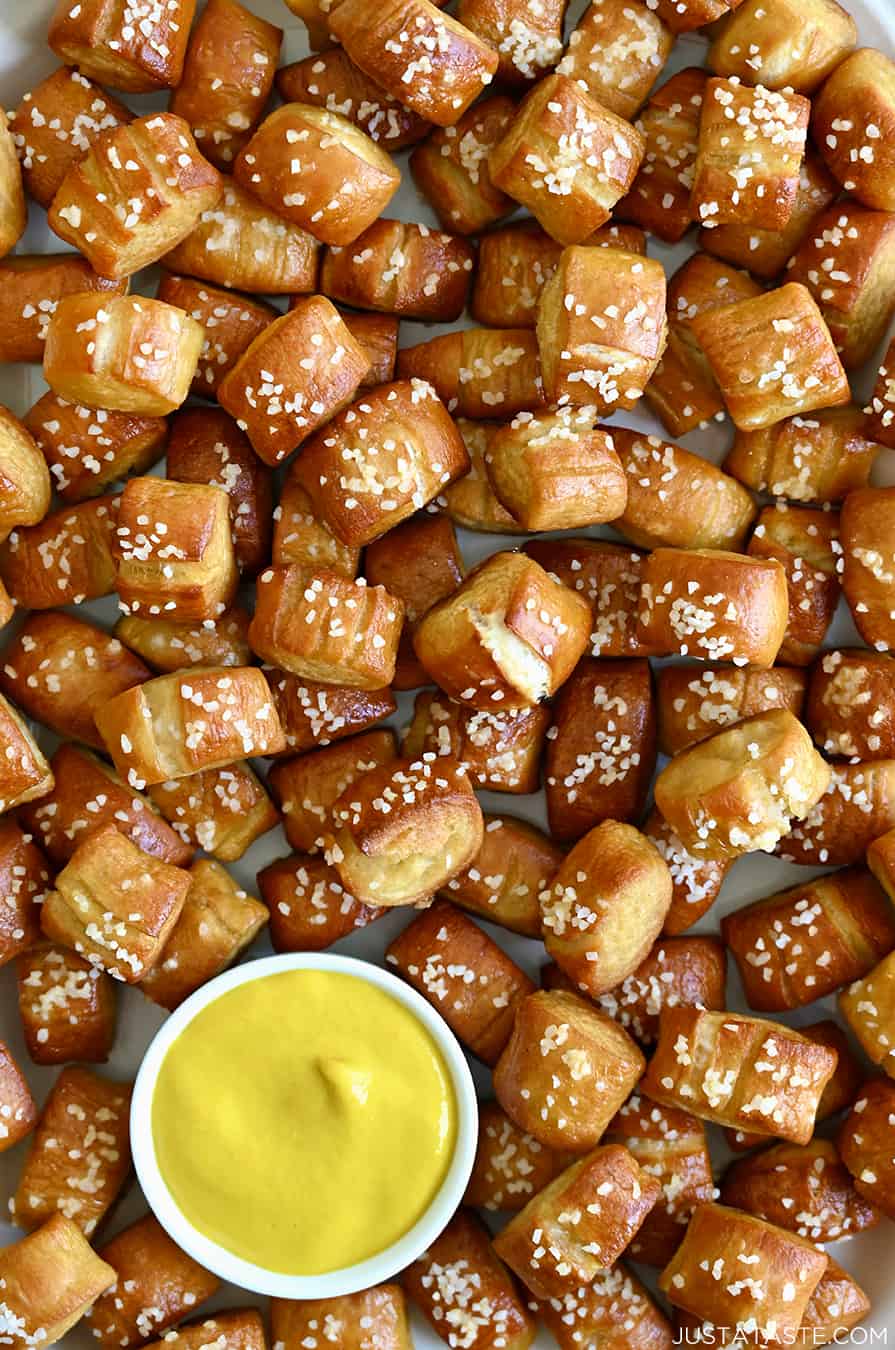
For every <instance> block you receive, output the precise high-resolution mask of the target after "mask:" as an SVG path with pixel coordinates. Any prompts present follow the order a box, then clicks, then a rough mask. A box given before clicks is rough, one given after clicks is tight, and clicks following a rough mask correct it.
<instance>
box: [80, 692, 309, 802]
mask: <svg viewBox="0 0 895 1350" xmlns="http://www.w3.org/2000/svg"><path fill="white" fill-rule="evenodd" d="M96 723H97V726H98V727H99V731H100V735H101V736H102V738H103V740H104V741H105V743H106V749H107V751H108V753H109V755H110V756H111V758H112V761H113V763H114V764H115V767H116V769H117V770H118V772H119V773H120V774H121V776H122V778H123V779H124V780H125V781H126V782H127V784H128V785H129V786H130V787H133V788H137V789H138V790H142V789H143V788H145V787H146V786H147V785H148V784H155V783H165V782H167V780H168V779H169V778H184V777H186V776H187V775H188V774H192V773H198V772H199V770H200V769H219V768H221V767H223V766H224V765H225V764H232V763H233V762H234V760H240V759H248V758H251V757H252V756H253V755H275V754H277V753H278V752H279V751H280V750H283V749H285V738H284V736H283V732H282V729H281V727H280V722H279V718H278V717H277V713H276V709H275V707H274V706H273V702H272V699H271V696H270V690H269V689H268V686H267V681H266V680H265V678H264V676H263V675H262V673H261V671H260V670H257V669H256V668H254V667H252V666H239V667H235V668H234V667H226V666H218V667H214V666H203V667H201V668H197V669H195V670H190V671H187V672H186V673H185V674H179V673H178V674H176V675H159V676H158V677H157V678H156V679H154V680H147V682H146V683H145V684H142V685H139V686H138V687H137V688H135V689H128V690H126V691H125V693H123V694H119V695H118V696H117V697H116V698H113V699H111V700H110V701H109V702H108V703H107V704H106V706H105V707H104V708H102V709H101V710H100V712H99V713H98V714H97V718H96Z"/></svg>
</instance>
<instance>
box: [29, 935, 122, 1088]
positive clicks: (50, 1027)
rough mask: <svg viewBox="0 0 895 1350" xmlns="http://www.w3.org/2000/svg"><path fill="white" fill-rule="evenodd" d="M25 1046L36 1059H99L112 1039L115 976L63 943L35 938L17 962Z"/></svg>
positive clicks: (98, 1061)
mask: <svg viewBox="0 0 895 1350" xmlns="http://www.w3.org/2000/svg"><path fill="white" fill-rule="evenodd" d="M16 973H17V980H18V1003H19V1015H20V1017H21V1019H22V1035H23V1038H24V1041H25V1048H26V1050H27V1051H28V1054H29V1056H30V1057H31V1059H32V1060H33V1061H34V1063H35V1064H46V1065H50V1064H65V1063H69V1062H71V1061H72V1060H80V1061H81V1062H82V1063H90V1064H102V1063H104V1062H105V1060H107V1059H108V1058H109V1054H110V1052H111V1049H112V1045H113V1042H114V1040H115V1027H116V1020H117V1019H116V994H115V984H114V981H113V980H112V979H111V978H110V977H109V976H108V975H106V974H105V972H104V971H102V970H100V969H99V968H98V967H97V966H92V965H90V964H89V962H87V961H85V960H83V959H82V957H80V956H76V955H75V953H74V952H73V951H69V949H68V948H67V947H57V946H53V945H52V944H51V943H48V942H39V943H36V944H35V945H34V946H32V947H31V949H30V950H29V951H27V952H23V953H22V954H21V956H19V958H18V960H17V961H16Z"/></svg>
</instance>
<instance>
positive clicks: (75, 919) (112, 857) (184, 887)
mask: <svg viewBox="0 0 895 1350" xmlns="http://www.w3.org/2000/svg"><path fill="white" fill-rule="evenodd" d="M189 885H190V878H189V873H187V872H184V871H183V870H182V868H179V867H172V866H171V864H170V863H166V862H161V861H160V860H159V859H158V858H154V857H152V856H151V855H150V854H148V853H143V852H142V850H140V849H139V848H137V846H136V844H134V843H133V842H132V841H131V840H130V839H129V838H128V837H127V836H126V835H124V834H119V832H118V830H117V829H116V827H115V826H114V825H104V826H102V828H101V829H99V830H97V831H95V832H94V833H92V834H89V835H88V836H87V837H86V838H85V839H84V840H82V842H81V843H79V844H78V846H77V848H76V849H75V851H74V853H73V854H72V856H71V858H70V859H69V861H68V862H67V863H66V865H65V867H64V868H63V869H62V871H61V872H60V873H59V875H58V876H57V878H56V883H55V886H56V888H55V890H53V891H52V892H51V893H50V894H49V895H48V896H47V898H46V900H45V901H44V904H43V909H42V910H41V927H42V928H43V931H44V933H45V934H46V936H47V937H48V938H50V940H51V941H53V942H61V943H62V944H63V945H64V946H66V947H72V948H74V950H75V951H76V952H77V953H78V955H79V956H85V957H86V958H87V960H88V961H89V962H90V964H91V965H95V966H99V967H100V968H101V969H103V970H105V971H107V972H108V974H110V975H111V976H112V977H113V979H116V980H123V981H124V982H125V983H127V984H136V983H137V982H138V981H139V980H141V979H142V978H143V976H144V975H146V974H148V972H149V971H150V970H151V969H152V967H153V966H154V965H155V964H156V963H157V961H158V960H159V958H160V956H161V953H162V949H163V947H164V945H165V943H166V942H167V940H168V938H169V937H170V935H171V932H172V930H173V928H174V925H175V924H176V923H177V920H178V917H179V916H180V911H181V910H182V909H183V904H184V900H185V899H186V893H187V891H188V890H189Z"/></svg>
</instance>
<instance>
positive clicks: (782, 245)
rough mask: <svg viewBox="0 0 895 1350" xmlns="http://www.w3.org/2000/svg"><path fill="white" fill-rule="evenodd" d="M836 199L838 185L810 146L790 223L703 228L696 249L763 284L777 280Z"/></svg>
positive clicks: (806, 154) (800, 177) (800, 172)
mask: <svg viewBox="0 0 895 1350" xmlns="http://www.w3.org/2000/svg"><path fill="white" fill-rule="evenodd" d="M838 195H839V184H838V183H837V182H836V180H835V178H834V177H833V176H832V174H830V173H828V172H827V170H826V168H825V167H824V163H823V160H822V159H821V158H820V156H819V155H818V154H817V153H816V151H815V150H813V149H812V147H811V145H810V144H809V145H808V147H807V149H806V152H805V158H804V159H803V160H802V165H801V168H800V169H799V187H798V191H797V192H796V199H795V202H794V204H793V208H792V212H791V214H790V217H789V220H788V221H787V222H786V224H785V225H784V226H783V228H782V229H780V230H759V229H755V227H754V226H752V225H730V224H728V225H716V226H715V227H714V228H713V229H708V228H706V227H703V229H702V230H700V233H699V246H700V248H704V249H705V250H706V252H708V253H711V254H713V255H714V256H715V257H716V258H723V259H725V260H726V261H727V262H730V263H733V264H734V265H735V266H737V267H747V268H748V269H749V271H750V272H751V273H752V275H753V276H756V277H759V278H761V280H763V281H773V280H774V279H775V278H776V277H779V275H780V273H781V272H782V271H783V269H784V268H785V267H786V265H787V263H788V262H789V260H790V258H791V257H792V256H793V254H794V253H796V252H797V250H798V249H799V248H800V246H801V245H802V243H803V242H804V240H805V238H806V237H807V236H808V235H809V234H810V232H811V228H812V226H813V225H814V222H815V220H816V219H817V217H818V215H819V213H820V212H821V211H823V209H824V207H827V206H829V204H830V202H832V201H833V200H834V198H836V197H837V196H838Z"/></svg>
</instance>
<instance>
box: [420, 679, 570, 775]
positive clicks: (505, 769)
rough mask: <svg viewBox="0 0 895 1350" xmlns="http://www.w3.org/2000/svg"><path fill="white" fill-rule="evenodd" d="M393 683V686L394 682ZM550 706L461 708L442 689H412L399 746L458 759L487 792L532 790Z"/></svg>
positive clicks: (537, 772)
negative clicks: (410, 707) (410, 714)
mask: <svg viewBox="0 0 895 1350" xmlns="http://www.w3.org/2000/svg"><path fill="white" fill-rule="evenodd" d="M396 687H397V686H396ZM549 725H550V709H549V708H546V707H537V708H508V709H506V710H505V711H501V710H500V709H495V710H494V711H493V712H492V711H489V710H488V709H484V708H464V707H462V706H461V705H460V704H459V703H454V702H453V701H452V700H451V699H449V698H446V697H445V696H444V695H443V694H438V693H435V692H430V691H429V690H425V691H424V692H423V693H422V694H417V697H416V703H415V704H414V710H413V721H412V722H411V724H410V726H409V727H408V729H407V734H406V736H405V738H404V744H403V750H404V754H405V755H409V756H410V757H411V758H418V757H419V756H420V755H422V754H424V753H430V752H431V753H432V754H435V755H439V756H440V755H447V756H449V757H450V758H452V759H457V760H460V762H461V763H462V764H463V766H464V768H465V769H466V771H467V773H468V774H469V775H470V777H471V778H472V781H473V784H474V785H475V787H477V788H487V789H488V790H489V791H491V792H513V793H523V794H524V793H529V792H537V790H538V787H539V786H540V781H541V753H542V751H543V748H544V738H545V736H546V735H547V728H548V727H549Z"/></svg>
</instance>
